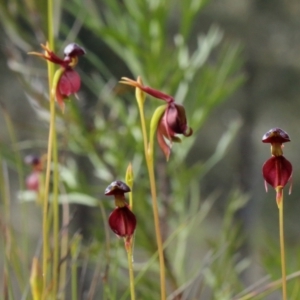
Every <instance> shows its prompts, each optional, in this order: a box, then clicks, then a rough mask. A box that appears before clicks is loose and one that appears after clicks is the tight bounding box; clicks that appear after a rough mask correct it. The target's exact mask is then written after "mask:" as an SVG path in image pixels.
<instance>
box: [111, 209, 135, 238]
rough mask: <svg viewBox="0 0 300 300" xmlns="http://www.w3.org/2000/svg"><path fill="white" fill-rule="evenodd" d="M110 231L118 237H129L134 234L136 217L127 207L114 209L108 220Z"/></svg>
mask: <svg viewBox="0 0 300 300" xmlns="http://www.w3.org/2000/svg"><path fill="white" fill-rule="evenodd" d="M108 223H109V226H110V228H111V230H112V231H113V232H114V233H115V234H116V235H118V236H120V237H130V236H132V235H133V234H134V231H135V227H136V217H135V215H134V213H133V212H132V211H131V210H130V209H129V207H128V205H125V206H123V207H116V208H115V209H114V210H113V212H112V213H111V214H110V216H109V218H108Z"/></svg>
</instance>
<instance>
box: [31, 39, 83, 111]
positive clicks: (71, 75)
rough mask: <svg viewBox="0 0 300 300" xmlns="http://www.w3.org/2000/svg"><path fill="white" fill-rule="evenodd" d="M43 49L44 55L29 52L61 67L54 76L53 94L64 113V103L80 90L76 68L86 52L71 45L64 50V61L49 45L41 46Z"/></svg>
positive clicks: (77, 46)
mask: <svg viewBox="0 0 300 300" xmlns="http://www.w3.org/2000/svg"><path fill="white" fill-rule="evenodd" d="M41 47H42V48H43V49H44V51H45V52H44V53H39V52H29V54H32V55H36V56H39V57H42V58H43V59H45V60H48V61H50V62H52V63H54V64H57V65H59V66H60V68H59V70H57V71H56V73H55V75H54V80H53V87H52V93H54V94H55V97H56V100H57V103H58V105H59V106H60V108H61V109H62V111H63V110H64V105H65V103H64V101H65V100H66V99H68V98H69V96H70V95H73V94H76V93H77V92H78V91H79V89H80V85H81V80H80V76H79V74H78V73H77V72H76V71H75V70H74V67H75V66H76V64H77V62H78V57H79V56H81V55H84V54H85V50H84V49H83V48H82V47H80V46H79V45H77V44H75V43H71V44H69V45H68V46H66V48H65V49H64V58H63V59H62V58H60V57H59V56H57V55H56V54H55V53H54V52H53V51H52V50H50V49H49V47H48V45H47V44H46V45H41Z"/></svg>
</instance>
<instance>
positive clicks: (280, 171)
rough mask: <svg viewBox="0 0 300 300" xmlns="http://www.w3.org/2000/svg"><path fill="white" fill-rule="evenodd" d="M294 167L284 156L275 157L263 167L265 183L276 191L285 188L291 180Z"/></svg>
mask: <svg viewBox="0 0 300 300" xmlns="http://www.w3.org/2000/svg"><path fill="white" fill-rule="evenodd" d="M292 171H293V167H292V164H291V163H290V162H289V161H288V160H287V159H286V158H285V157H284V156H282V155H281V156H273V157H271V158H270V159H268V160H267V161H266V162H265V163H264V165H263V169H262V172H263V176H264V179H265V181H266V182H267V183H268V184H270V185H271V186H272V187H273V188H274V189H276V188H277V187H279V186H280V187H285V186H286V184H287V183H288V181H289V180H290V179H291V176H292Z"/></svg>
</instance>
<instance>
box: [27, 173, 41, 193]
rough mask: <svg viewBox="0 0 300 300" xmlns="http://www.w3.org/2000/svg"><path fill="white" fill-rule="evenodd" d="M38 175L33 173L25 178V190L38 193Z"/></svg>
mask: <svg viewBox="0 0 300 300" xmlns="http://www.w3.org/2000/svg"><path fill="white" fill-rule="evenodd" d="M39 183H40V179H39V173H38V172H33V173H31V174H30V175H28V176H27V178H26V188H27V190H30V191H38V190H39Z"/></svg>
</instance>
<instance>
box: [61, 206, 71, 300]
mask: <svg viewBox="0 0 300 300" xmlns="http://www.w3.org/2000/svg"><path fill="white" fill-rule="evenodd" d="M62 210H63V225H62V232H61V251H60V260H61V261H63V263H61V266H60V272H59V290H60V291H61V293H60V299H62V300H63V299H65V287H66V281H67V261H66V257H67V256H68V251H69V249H68V244H69V230H68V226H69V223H70V210H69V203H64V204H63V208H62Z"/></svg>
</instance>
